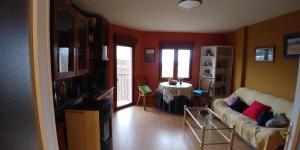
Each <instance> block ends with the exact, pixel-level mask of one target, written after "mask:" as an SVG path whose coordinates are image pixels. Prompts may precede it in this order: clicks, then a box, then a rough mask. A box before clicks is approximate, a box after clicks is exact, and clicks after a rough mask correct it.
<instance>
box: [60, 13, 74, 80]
mask: <svg viewBox="0 0 300 150" xmlns="http://www.w3.org/2000/svg"><path fill="white" fill-rule="evenodd" d="M73 25H74V17H73V16H72V14H71V12H70V11H69V10H68V9H61V10H60V11H58V13H57V50H56V54H55V55H56V57H57V59H56V61H57V68H56V69H57V72H58V74H60V75H63V74H68V73H74V72H75V68H74V46H73V37H74V35H73Z"/></svg>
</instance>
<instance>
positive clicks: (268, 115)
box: [256, 111, 273, 127]
mask: <svg viewBox="0 0 300 150" xmlns="http://www.w3.org/2000/svg"><path fill="white" fill-rule="evenodd" d="M272 118H273V112H272V111H262V112H261V113H260V114H259V116H258V117H257V119H256V122H257V125H259V126H263V127H264V126H266V122H267V121H268V120H270V119H272Z"/></svg>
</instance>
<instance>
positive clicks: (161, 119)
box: [113, 106, 251, 150]
mask: <svg viewBox="0 0 300 150" xmlns="http://www.w3.org/2000/svg"><path fill="white" fill-rule="evenodd" d="M182 119H183V116H182V115H174V114H170V113H167V112H163V111H160V110H158V109H156V108H147V111H143V107H139V106H132V107H128V108H125V109H122V110H119V111H117V112H115V113H114V116H113V143H114V150H198V149H199V144H198V143H197V142H196V140H195V137H194V136H193V134H192V132H191V131H190V129H189V128H188V127H187V126H184V125H183V120H182ZM227 148H228V147H227V146H224V145H219V146H214V147H212V146H210V147H205V148H204V149H211V150H220V149H227ZM233 149H235V150H248V149H251V148H250V147H249V146H248V145H247V144H245V143H244V142H243V141H241V140H239V139H238V138H236V139H235V141H234V148H233Z"/></svg>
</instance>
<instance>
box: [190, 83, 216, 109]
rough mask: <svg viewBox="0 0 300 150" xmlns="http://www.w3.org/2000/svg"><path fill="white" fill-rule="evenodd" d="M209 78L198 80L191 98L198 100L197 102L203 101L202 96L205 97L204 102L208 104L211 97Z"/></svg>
mask: <svg viewBox="0 0 300 150" xmlns="http://www.w3.org/2000/svg"><path fill="white" fill-rule="evenodd" d="M211 86H212V80H211V79H201V80H200V82H199V89H196V90H193V98H194V99H197V100H198V101H199V104H200V105H201V103H202V102H203V98H205V99H206V104H205V105H209V106H210V99H211V93H210V92H211Z"/></svg>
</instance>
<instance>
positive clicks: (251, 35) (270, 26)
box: [233, 11, 300, 101]
mask: <svg viewBox="0 0 300 150" xmlns="http://www.w3.org/2000/svg"><path fill="white" fill-rule="evenodd" d="M299 18H300V11H296V12H293V13H289V14H286V15H283V16H279V17H276V18H273V19H269V20H266V21H264V22H261V23H257V24H254V25H251V26H249V27H248V28H246V38H242V33H241V32H242V30H243V29H239V30H238V31H236V35H237V36H236V37H237V40H236V47H237V48H236V51H237V52H236V53H237V55H236V57H235V58H236V59H237V60H236V63H235V68H238V69H235V72H234V74H235V75H237V76H235V77H234V78H233V79H234V80H236V81H235V82H233V83H234V84H233V86H234V88H238V87H239V84H241V85H243V82H244V84H245V87H248V88H252V89H256V90H259V91H262V92H266V93H270V94H272V95H275V96H278V97H282V98H286V99H289V100H291V101H293V100H294V95H295V88H296V81H297V67H298V58H296V59H295V58H284V57H283V37H284V35H286V34H289V33H299V32H300V19H299ZM245 41H246V42H245ZM243 42H245V43H243ZM241 44H244V46H246V47H247V49H246V54H247V55H246V57H247V58H246V59H243V60H245V61H246V64H245V67H244V68H245V72H244V73H245V81H243V80H241V79H240V78H239V77H240V73H239V72H240V70H241V69H240V68H241V67H240V66H239V65H240V64H238V63H241V62H242V61H243V60H240V59H241V58H242V56H241V55H242V54H240V53H242V52H243V51H242V49H241V47H242V46H240V45H241ZM270 45H274V46H275V62H274V63H261V62H255V61H254V52H255V48H256V47H262V46H270ZM241 76H242V75H241ZM239 82H241V83H239Z"/></svg>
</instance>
